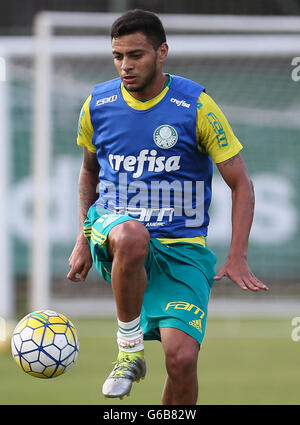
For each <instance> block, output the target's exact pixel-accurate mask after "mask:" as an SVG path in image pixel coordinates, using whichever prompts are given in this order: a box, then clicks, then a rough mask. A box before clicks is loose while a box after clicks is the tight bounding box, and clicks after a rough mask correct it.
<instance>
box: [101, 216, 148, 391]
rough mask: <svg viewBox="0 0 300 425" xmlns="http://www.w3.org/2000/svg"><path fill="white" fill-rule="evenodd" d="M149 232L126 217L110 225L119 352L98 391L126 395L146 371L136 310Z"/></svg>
mask: <svg viewBox="0 0 300 425" xmlns="http://www.w3.org/2000/svg"><path fill="white" fill-rule="evenodd" d="M148 243H149V233H148V231H147V229H146V228H145V227H144V226H143V225H142V224H140V223H139V222H137V221H126V222H123V223H121V224H118V225H116V226H115V227H114V228H113V229H111V231H110V233H109V236H108V250H109V255H110V257H111V259H112V270H111V283H112V288H113V292H114V296H115V301H116V307H117V314H118V324H119V329H118V333H117V335H118V346H119V350H120V351H119V355H118V359H117V362H116V364H115V367H114V369H113V371H112V372H111V374H110V375H109V377H108V378H107V380H106V381H105V383H104V385H103V388H102V392H103V394H104V395H105V396H107V397H121V398H122V397H123V396H124V395H126V394H127V395H128V394H129V392H130V390H131V386H132V383H133V382H134V381H139V379H140V378H143V377H144V376H145V373H146V364H145V361H144V352H143V349H144V345H143V333H142V329H141V328H140V313H141V308H142V302H143V297H144V292H145V289H146V285H147V275H146V271H145V267H144V263H145V260H146V256H147V253H148Z"/></svg>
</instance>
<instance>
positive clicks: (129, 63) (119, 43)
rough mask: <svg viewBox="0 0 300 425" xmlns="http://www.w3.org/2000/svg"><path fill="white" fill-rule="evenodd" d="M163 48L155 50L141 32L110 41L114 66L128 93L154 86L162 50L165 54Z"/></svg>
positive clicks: (162, 54) (143, 90) (139, 91)
mask: <svg viewBox="0 0 300 425" xmlns="http://www.w3.org/2000/svg"><path fill="white" fill-rule="evenodd" d="M165 46H166V43H163V44H162V45H161V46H160V47H159V48H158V49H157V50H155V49H154V47H153V45H152V44H151V43H150V42H149V41H148V39H147V37H146V36H145V35H144V34H143V33H141V32H136V33H134V34H128V35H124V36H122V37H118V38H113V39H112V52H113V56H114V64H115V67H116V69H117V71H118V73H119V75H120V77H121V79H122V81H123V83H124V86H125V87H126V89H127V90H128V91H131V92H137V93H141V92H145V91H147V89H149V88H151V86H153V85H155V82H156V80H157V77H158V75H160V73H161V71H162V62H163V60H164V49H165V50H166V52H167V48H166V47H165ZM162 50H163V52H162ZM166 52H165V56H166Z"/></svg>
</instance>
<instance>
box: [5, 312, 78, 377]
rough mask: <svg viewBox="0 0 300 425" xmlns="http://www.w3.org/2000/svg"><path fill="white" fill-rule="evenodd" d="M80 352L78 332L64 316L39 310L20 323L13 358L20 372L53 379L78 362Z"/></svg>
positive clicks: (14, 342) (14, 335)
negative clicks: (21, 370)
mask: <svg viewBox="0 0 300 425" xmlns="http://www.w3.org/2000/svg"><path fill="white" fill-rule="evenodd" d="M78 349H79V340H78V336H77V332H76V329H75V327H74V325H73V323H72V322H70V320H68V319H67V318H66V317H65V316H64V315H63V314H59V313H56V312H55V311H51V310H38V311H34V312H32V313H29V314H27V316H25V317H24V318H23V319H22V320H20V322H19V323H18V324H17V326H16V328H15V330H14V332H13V335H12V338H11V350H12V355H13V357H14V359H15V361H16V363H17V364H18V366H20V368H21V369H23V370H24V372H26V373H28V374H29V375H32V376H36V377H37V378H54V377H56V376H59V375H61V374H62V373H64V372H66V371H67V370H68V369H69V368H70V367H71V366H72V364H73V363H74V362H75V360H76V357H77V354H78Z"/></svg>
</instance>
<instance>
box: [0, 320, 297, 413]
mask: <svg viewBox="0 0 300 425" xmlns="http://www.w3.org/2000/svg"><path fill="white" fill-rule="evenodd" d="M72 321H73V323H74V324H75V326H76V327H77V330H78V333H79V337H80V351H79V356H78V359H77V362H76V363H75V364H74V365H73V366H72V368H71V369H70V370H69V371H68V372H67V373H66V374H65V375H62V376H60V377H57V378H54V379H48V380H42V379H38V378H34V377H31V376H29V375H26V374H25V373H24V372H22V371H21V370H20V369H19V368H18V366H17V365H16V364H15V362H14V360H13V359H12V357H11V355H10V353H1V354H0V377H1V379H0V404H2V405H4V404H11V405H12V404H88V405H89V404H104V405H107V406H109V405H119V404H120V405H122V404H123V405H124V404H131V405H132V404H134V405H138V404H154V405H155V404H156V405H159V404H161V392H162V388H163V384H164V380H165V375H166V374H165V369H164V357H163V353H162V349H161V345H160V343H159V342H157V341H153V342H148V341H147V342H146V343H145V348H146V360H147V367H148V373H147V376H146V379H145V380H144V381H141V383H140V384H134V386H133V389H132V392H131V395H130V397H126V398H125V399H124V400H123V401H120V400H119V399H116V400H105V399H104V398H103V396H102V395H101V387H102V383H103V381H104V380H105V378H106V376H107V375H108V373H109V372H110V370H111V368H112V364H111V363H112V362H113V361H114V360H115V358H116V354H117V348H116V342H115V334H116V324H115V321H114V320H111V319H80V320H76V319H74V318H72ZM291 331H292V327H291V321H290V320H289V319H241V320H234V319H230V320H229V319H210V320H209V321H208V325H207V334H206V338H205V340H204V343H203V346H202V348H201V353H200V356H199V366H198V377H199V404H299V402H300V395H299V385H300V368H299V358H300V341H299V342H298V343H297V342H294V341H292V339H291Z"/></svg>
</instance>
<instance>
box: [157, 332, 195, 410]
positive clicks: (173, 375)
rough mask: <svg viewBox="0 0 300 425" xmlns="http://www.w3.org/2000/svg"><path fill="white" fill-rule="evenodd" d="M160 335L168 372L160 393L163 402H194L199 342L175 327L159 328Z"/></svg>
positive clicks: (175, 403)
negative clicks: (161, 393)
mask: <svg viewBox="0 0 300 425" xmlns="http://www.w3.org/2000/svg"><path fill="white" fill-rule="evenodd" d="M160 335H161V342H162V346H163V349H164V352H165V359H166V369H167V373H168V376H167V379H166V383H165V387H164V390H163V395H162V402H163V404H165V405H166V404H169V405H180V404H190V405H192V404H196V403H197V399H198V378H197V361H198V354H199V348H200V346H199V343H198V342H197V341H196V340H195V339H194V338H192V337H191V336H190V335H188V334H186V333H185V332H183V331H181V330H179V329H175V328H160Z"/></svg>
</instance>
